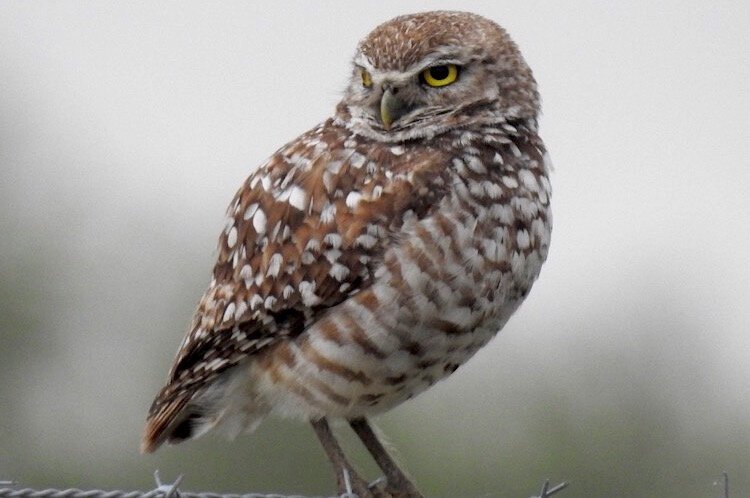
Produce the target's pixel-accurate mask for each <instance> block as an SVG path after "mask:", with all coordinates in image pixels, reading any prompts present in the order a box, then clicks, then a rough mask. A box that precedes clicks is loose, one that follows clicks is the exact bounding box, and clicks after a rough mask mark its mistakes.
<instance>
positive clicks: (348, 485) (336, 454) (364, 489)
mask: <svg viewBox="0 0 750 498" xmlns="http://www.w3.org/2000/svg"><path fill="white" fill-rule="evenodd" d="M310 424H312V427H313V430H314V431H315V435H316V436H318V439H319V440H320V444H321V445H322V446H323V450H324V451H325V452H326V455H327V456H328V459H329V460H330V461H331V464H332V465H333V468H334V469H335V471H336V485H337V487H338V493H339V495H346V494H349V493H354V494H356V495H357V496H358V498H391V496H390V495H387V494H383V493H382V492H381V490H380V489H378V488H377V487H370V485H368V484H367V481H365V480H364V479H362V477H360V475H359V474H358V473H357V471H356V470H354V467H352V465H351V464H350V463H349V461H348V460H347V458H346V455H344V451H343V450H342V449H341V446H339V443H338V442H337V441H336V438H335V437H334V435H333V432H332V431H331V427H330V426H329V425H328V421H327V420H326V419H324V418H321V419H320V420H311V421H310Z"/></svg>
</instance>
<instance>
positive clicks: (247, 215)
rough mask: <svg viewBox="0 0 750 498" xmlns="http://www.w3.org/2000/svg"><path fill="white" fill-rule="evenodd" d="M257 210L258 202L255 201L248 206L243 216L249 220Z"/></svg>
mask: <svg viewBox="0 0 750 498" xmlns="http://www.w3.org/2000/svg"><path fill="white" fill-rule="evenodd" d="M257 210H258V203H257V202H253V203H252V204H250V205H249V206H247V209H245V214H244V216H242V218H243V219H245V220H249V219H250V218H252V217H253V215H254V214H255V212H256V211H257Z"/></svg>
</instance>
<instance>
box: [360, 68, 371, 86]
mask: <svg viewBox="0 0 750 498" xmlns="http://www.w3.org/2000/svg"><path fill="white" fill-rule="evenodd" d="M359 74H360V76H361V77H362V86H363V87H365V88H370V87H372V76H370V73H368V72H367V71H365V70H364V69H360V70H359Z"/></svg>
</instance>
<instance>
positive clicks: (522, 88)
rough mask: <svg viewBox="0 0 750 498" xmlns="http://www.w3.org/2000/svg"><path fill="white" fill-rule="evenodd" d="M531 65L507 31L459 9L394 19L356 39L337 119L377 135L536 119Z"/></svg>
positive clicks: (407, 135) (401, 136)
mask: <svg viewBox="0 0 750 498" xmlns="http://www.w3.org/2000/svg"><path fill="white" fill-rule="evenodd" d="M538 111H539V97H538V94H537V91H536V83H535V81H534V78H533V76H532V75H531V70H530V69H529V67H528V66H527V65H526V63H525V61H524V60H523V58H522V57H521V55H520V53H519V51H518V49H517V47H516V45H515V44H514V43H513V41H512V40H511V39H510V38H509V37H508V35H507V34H506V33H505V31H504V30H503V29H502V28H500V27H499V26H498V25H496V24H495V23H493V22H492V21H490V20H488V19H485V18H483V17H481V16H478V15H475V14H469V13H464V12H426V13H422V14H413V15H409V16H402V17H397V18H395V19H393V20H391V21H388V22H387V23H385V24H382V25H380V26H378V27H377V28H375V30H374V31H373V32H372V33H370V34H369V35H368V36H367V37H366V38H365V39H364V40H363V41H362V42H361V43H360V44H359V47H358V49H357V53H356V54H355V57H354V60H353V69H352V76H351V79H350V82H349V86H348V88H347V90H346V94H345V96H344V99H343V100H342V102H341V104H339V107H338V110H337V118H338V119H339V120H340V121H342V122H344V123H345V124H346V126H348V127H349V128H350V129H352V131H355V132H357V133H360V134H363V135H366V136H370V137H371V138H376V139H379V140H383V141H404V140H409V139H413V138H422V137H432V136H435V135H438V134H440V133H443V132H445V131H447V130H450V129H454V128H459V127H470V126H472V125H486V124H489V123H493V122H494V123H496V122H500V121H503V120H507V119H513V118H521V119H524V118H530V119H534V118H536V115H537V113H538Z"/></svg>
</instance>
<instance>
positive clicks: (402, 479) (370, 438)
mask: <svg viewBox="0 0 750 498" xmlns="http://www.w3.org/2000/svg"><path fill="white" fill-rule="evenodd" d="M349 425H350V426H351V427H352V429H354V432H356V433H357V436H359V439H360V440H361V441H362V444H364V445H365V447H366V448H367V451H369V452H370V454H371V455H372V457H373V459H375V463H377V464H378V467H380V470H382V471H383V473H384V474H385V477H386V479H387V480H388V487H387V488H386V491H387V492H388V493H389V494H391V495H392V496H393V497H394V498H423V496H422V494H421V493H420V492H419V491H418V490H417V488H416V486H414V484H412V482H411V481H410V480H409V478H408V477H406V474H404V472H403V471H402V470H401V469H400V468H399V467H398V465H397V464H396V462H395V461H393V458H391V455H389V454H388V451H386V449H385V447H384V446H383V443H381V442H380V440H379V439H378V437H377V436H376V435H375V431H373V430H372V427H370V423H369V422H368V421H367V419H365V418H357V419H352V420H350V421H349Z"/></svg>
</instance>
